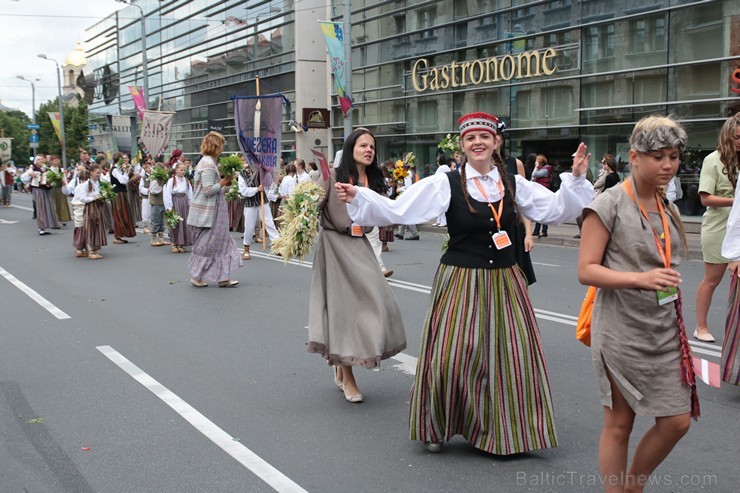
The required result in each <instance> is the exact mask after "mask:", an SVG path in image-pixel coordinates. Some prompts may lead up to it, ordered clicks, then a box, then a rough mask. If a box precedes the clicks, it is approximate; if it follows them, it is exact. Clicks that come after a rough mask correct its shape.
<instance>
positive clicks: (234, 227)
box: [226, 199, 246, 233]
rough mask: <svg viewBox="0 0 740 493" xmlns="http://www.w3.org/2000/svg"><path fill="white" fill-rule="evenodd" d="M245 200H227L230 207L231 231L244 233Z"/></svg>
mask: <svg viewBox="0 0 740 493" xmlns="http://www.w3.org/2000/svg"><path fill="white" fill-rule="evenodd" d="M245 202H246V200H244V199H236V200H227V201H226V203H227V204H228V206H229V230H230V231H238V232H239V233H243V232H244V203H245Z"/></svg>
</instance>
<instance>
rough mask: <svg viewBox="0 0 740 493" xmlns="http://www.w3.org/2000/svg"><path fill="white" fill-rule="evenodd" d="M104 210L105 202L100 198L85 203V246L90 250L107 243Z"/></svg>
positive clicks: (105, 208)
mask: <svg viewBox="0 0 740 493" xmlns="http://www.w3.org/2000/svg"><path fill="white" fill-rule="evenodd" d="M106 210H107V207H106V204H105V202H103V201H102V200H94V201H92V202H90V203H89V204H87V205H85V236H86V243H87V247H88V249H89V250H90V251H91V252H92V251H96V250H98V249H100V247H101V246H106V245H107V244H108V234H107V230H106V224H105V211H106Z"/></svg>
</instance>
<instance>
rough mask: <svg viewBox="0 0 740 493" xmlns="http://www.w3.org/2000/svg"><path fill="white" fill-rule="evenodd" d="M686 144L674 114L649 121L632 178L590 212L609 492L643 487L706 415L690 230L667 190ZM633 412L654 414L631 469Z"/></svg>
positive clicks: (586, 251) (640, 135)
mask: <svg viewBox="0 0 740 493" xmlns="http://www.w3.org/2000/svg"><path fill="white" fill-rule="evenodd" d="M685 143H686V132H685V131H684V130H683V129H682V128H681V127H680V126H679V125H678V123H676V122H675V121H674V120H672V119H670V118H665V117H656V116H649V117H645V118H643V119H642V120H640V121H639V122H638V123H637V125H636V126H635V128H634V130H633V132H632V137H631V138H630V144H631V146H632V149H631V150H630V167H631V176H630V178H629V179H628V180H627V181H625V182H624V183H623V184H622V185H621V186H615V187H612V188H611V189H609V190H607V191H605V192H604V193H602V194H601V195H599V196H598V197H597V198H596V199H595V200H594V201H593V203H592V204H591V205H590V206H588V207H587V208H586V209H585V218H584V221H583V239H582V240H581V249H580V256H579V260H578V279H579V280H580V282H581V283H583V284H588V285H592V286H596V287H597V288H599V289H598V292H597V295H596V301H595V303H594V310H593V318H592V333H591V344H592V347H591V349H592V359H593V363H594V369H595V372H596V380H597V383H598V386H599V390H600V392H601V404H602V405H603V406H604V427H603V429H602V432H601V438H600V440H599V467H600V470H601V475H602V481H603V484H604V489H605V491H619V492H622V491H630V492H631V491H642V489H643V487H644V485H645V482H646V481H647V479H648V478H649V477H650V475H651V474H652V473H653V471H654V470H655V468H656V467H658V465H659V464H660V463H661V462H662V461H663V459H665V458H666V457H667V456H668V454H669V453H670V451H671V450H672V449H673V447H674V446H675V445H676V443H678V441H679V440H680V439H681V437H683V435H684V434H685V433H686V432H687V431H688V429H689V423H690V421H691V419H690V418H691V417H693V418H697V417H698V414H699V402H698V399H697V397H696V384H695V381H694V372H693V367H692V362H691V349H690V346H689V344H688V339H687V336H686V328H685V327H684V324H683V317H682V315H681V305H680V303H681V300H680V291H679V290H678V289H677V288H678V285H679V284H680V282H681V275H680V274H679V273H678V272H677V271H676V270H675V269H676V268H677V266H678V265H679V264H680V262H681V253H682V251H685V246H686V236H685V233H684V230H683V226H682V225H681V220H680V217H679V215H678V212H677V210H676V209H675V207H674V206H673V205H671V204H670V203H669V202H668V201H667V200H666V198H665V194H664V193H663V188H662V187H664V186H666V185H667V184H668V182H669V181H670V180H671V179H672V178H673V176H674V175H675V174H676V171H677V169H678V160H679V154H680V152H681V149H682V148H683V147H684V146H685ZM668 290H670V291H671V293H670V294H672V296H668V295H669V293H667V292H666V291H668ZM674 298H675V300H674ZM635 415H641V416H651V417H654V418H655V425H654V426H653V427H652V428H651V429H650V430H649V431H648V432H647V433H646V434H645V436H644V437H643V438H642V440H640V443H639V444H638V446H637V449H636V450H635V455H634V458H633V460H632V464H631V465H630V467H629V469H627V455H628V453H627V452H628V446H629V438H630V434H631V431H632V425H633V423H634V419H635Z"/></svg>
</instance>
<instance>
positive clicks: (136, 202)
mask: <svg viewBox="0 0 740 493" xmlns="http://www.w3.org/2000/svg"><path fill="white" fill-rule="evenodd" d="M117 154H119V153H116V154H113V162H118V160H117V159H116V155H117ZM120 154H121V155H120V159H121V162H122V164H123V166H124V167H126V166H128V167H129V168H130V169H131V170H132V172H131V173H130V174H129V179H128V183H127V184H126V195H127V196H128V207H129V215H130V216H131V221H132V222H133V223H134V227H135V226H136V224H137V223H139V222H140V221H141V219H142V217H141V195H139V181H140V180H141V174H140V173H141V166H139V165H136V166H134V165H132V164H131V159H130V158H129V157H128V155H127V154H123V153H120Z"/></svg>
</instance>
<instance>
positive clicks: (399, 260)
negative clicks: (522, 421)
mask: <svg viewBox="0 0 740 493" xmlns="http://www.w3.org/2000/svg"><path fill="white" fill-rule="evenodd" d="M13 200H14V207H13V208H10V209H0V440H1V445H0V492H26V491H27V492H34V493H44V492H105V493H108V492H111V493H112V492H262V491H279V492H292V491H311V492H344V491H358V492H365V491H367V492H370V491H373V492H377V491H381V492H446V491H455V492H483V491H486V492H487V491H491V492H499V491H501V492H508V491H512V492H518V491H522V492H525V491H536V492H551V491H552V492H574V491H600V490H601V488H600V486H599V485H598V467H597V444H598V438H599V433H600V429H601V422H602V412H601V407H600V404H599V396H598V393H597V389H596V384H595V380H594V376H593V368H592V364H591V355H590V351H589V350H588V349H587V348H586V347H585V346H583V345H581V344H580V343H579V342H577V341H576V340H575V338H574V325H575V319H576V316H577V314H578V309H579V307H580V303H581V300H582V298H583V295H584V294H585V290H586V288H585V287H583V286H581V285H580V284H579V283H578V281H577V278H576V271H575V268H576V259H577V254H578V251H577V249H575V248H570V247H563V246H549V245H542V244H540V245H538V246H537V247H536V249H535V251H534V252H533V260H534V262H535V270H536V273H537V276H538V282H537V283H536V284H534V285H533V286H531V288H530V292H531V296H532V300H533V304H534V307H535V311H536V313H537V315H538V320H539V323H540V332H541V335H542V340H543V344H544V349H545V355H546V357H547V362H548V367H549V375H550V380H551V384H552V390H553V398H554V404H555V412H556V426H557V431H558V436H559V446H558V447H557V448H554V449H550V450H544V451H538V452H534V453H528V454H521V455H517V456H512V457H496V456H491V455H488V454H486V453H483V452H480V451H477V450H476V449H474V448H473V447H471V446H469V445H468V444H467V443H466V442H465V441H464V440H463V439H461V438H457V439H455V440H453V442H451V443H450V444H446V445H445V447H444V448H443V450H442V453H440V454H429V453H428V452H426V450H425V449H424V447H423V446H422V445H421V444H420V443H418V442H412V441H411V440H409V438H408V425H407V419H408V402H409V391H410V388H411V384H412V379H413V373H414V371H415V362H416V356H417V355H418V354H419V344H420V341H421V327H422V322H423V319H424V314H425V311H426V309H427V304H428V298H429V294H428V293H429V286H430V285H431V283H432V279H433V276H434V273H435V269H436V267H437V264H438V260H439V256H440V252H441V249H440V247H441V244H442V235H441V234H435V233H422V237H421V240H420V241H396V242H394V243H391V245H390V252H388V253H385V254H384V256H383V257H384V261H385V263H386V265H387V267H388V268H389V269H393V270H394V271H395V273H394V275H393V277H392V278H391V280H390V282H391V284H392V286H393V287H394V293H395V295H396V297H397V298H398V300H399V302H400V303H401V306H402V309H403V315H404V322H405V325H406V332H407V338H408V349H407V350H406V351H404V353H403V354H402V355H399V356H398V357H396V358H394V359H390V360H387V361H385V362H383V365H382V366H381V368H380V369H377V370H371V371H368V370H364V369H358V370H356V372H355V373H356V376H357V380H358V385H359V387H360V389H361V391H362V393H363V395H364V396H365V402H364V403H362V404H350V403H347V402H345V401H344V398H343V396H342V394H341V393H340V392H338V391H337V389H336V387H335V386H334V384H333V382H332V372H331V369H330V367H328V366H327V365H326V363H325V362H324V360H322V359H321V358H320V357H319V356H317V355H315V354H310V353H308V352H307V351H306V344H307V330H306V326H307V323H308V322H307V320H308V299H309V297H308V294H309V288H310V279H311V268H310V267H311V263H310V262H311V259H310V258H307V259H306V261H305V262H303V263H298V262H295V263H291V264H289V265H284V264H283V262H282V260H281V259H279V258H276V257H273V256H270V255H268V254H267V253H263V252H262V249H261V246H260V245H255V246H253V249H254V250H253V252H254V254H253V259H252V260H250V261H248V262H245V265H244V267H243V268H242V269H239V270H238V271H236V272H235V273H234V274H233V277H234V278H235V279H237V280H239V281H240V285H239V286H238V287H236V288H232V289H221V288H218V287H215V285H213V284H212V285H211V286H209V287H208V288H202V289H199V288H195V287H193V286H191V285H190V284H189V282H188V280H189V278H188V273H187V262H188V255H187V254H172V253H170V251H169V249H168V248H167V247H161V248H151V247H150V246H149V240H148V238H147V237H145V236H144V235H138V236H137V237H136V238H134V239H133V240H132V241H131V243H129V244H127V245H112V244H111V245H109V246H108V247H105V248H103V249H102V252H101V253H102V254H103V255H104V256H105V258H104V259H102V260H98V261H91V260H87V259H77V258H75V257H74V250H73V249H72V245H71V242H72V224H71V223H70V224H68V225H67V226H66V227H64V228H62V229H61V230H53V234H52V235H49V236H44V237H39V236H38V235H37V232H36V231H37V230H36V222H35V221H32V220H31V212H30V207H31V202H30V196H29V195H25V194H14V197H13ZM233 235H234V238H235V239H236V240H237V243H240V241H241V240H240V235H239V234H237V233H234V234H233ZM680 270H681V273H682V276H683V279H684V283H683V293H684V314H685V319H686V325H687V327H688V328H689V330H690V332H693V327H694V323H695V317H694V305H695V302H694V296H695V290H696V286H697V285H698V283H699V281H700V280H701V278H702V274H703V264H702V263H701V262H700V261H694V260H691V261H687V262H685V263H684V264H683V265H682V266H681V269H680ZM728 287H729V281H728V280H727V279H725V281H724V282H723V284H722V285H721V286H720V287H719V288H718V289H717V292H716V294H715V297H714V301H713V304H712V309H711V311H710V316H709V321H710V327H711V328H712V333H713V334H714V336H715V337H716V338H717V341H718V342H717V343H715V344H705V343H704V344H696V343H693V342H692V346H693V348H694V350H695V355H696V356H699V357H702V358H705V359H707V360H708V361H710V362H714V363H718V362H719V355H720V351H721V341H722V336H723V335H724V334H723V332H724V329H723V327H724V317H725V304H726V297H727V292H728ZM645 316H646V317H647V316H649V314H645ZM645 365H646V371H649V365H650V362H649V361H646V362H645ZM698 385H699V395H700V399H701V408H702V409H701V410H702V417H701V418H700V419H699V421H698V422H695V423H692V428H691V430H690V431H689V433H688V434H687V436H686V437H685V438H684V439H683V440H682V441H681V442H680V443H679V445H678V447H677V448H676V449H675V450H674V451H673V453H672V454H671V455H670V456H669V457H668V458H667V459H666V461H665V462H664V463H663V464H662V465H661V466H660V467H659V468H658V470H657V471H656V474H655V477H654V478H653V481H654V484H653V486H652V487H650V488H648V490H647V491H660V492H695V491H711V492H737V491H740V470H738V467H737V464H738V459H737V457H738V443H740V421H739V420H738V419H737V417H738V413H739V412H740V389H738V388H735V387H730V386H723V387H722V388H719V389H718V388H711V387H709V386H707V385H705V384H704V383H703V382H699V384H698ZM650 425H651V420H650V419H648V418H638V420H637V422H636V426H635V432H634V435H633V436H634V437H640V436H641V435H642V434H643V433H644V431H645V430H647V429H648V427H649V426H650ZM636 443H637V439H635V440H633V443H631V449H634V447H635V445H636Z"/></svg>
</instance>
